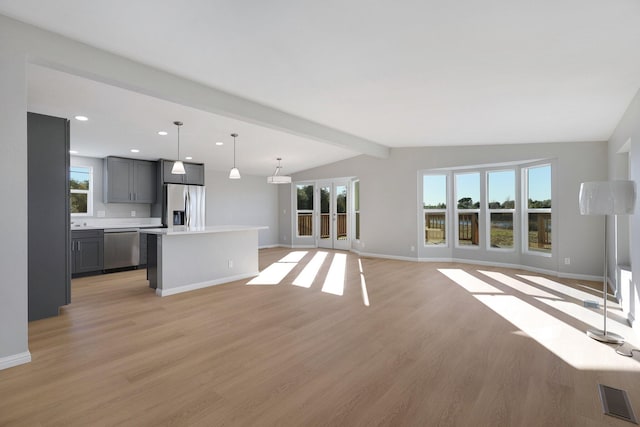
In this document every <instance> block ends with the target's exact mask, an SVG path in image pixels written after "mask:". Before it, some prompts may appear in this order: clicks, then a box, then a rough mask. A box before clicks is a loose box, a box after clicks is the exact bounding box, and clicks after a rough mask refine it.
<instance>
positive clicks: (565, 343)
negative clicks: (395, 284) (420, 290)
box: [439, 269, 640, 371]
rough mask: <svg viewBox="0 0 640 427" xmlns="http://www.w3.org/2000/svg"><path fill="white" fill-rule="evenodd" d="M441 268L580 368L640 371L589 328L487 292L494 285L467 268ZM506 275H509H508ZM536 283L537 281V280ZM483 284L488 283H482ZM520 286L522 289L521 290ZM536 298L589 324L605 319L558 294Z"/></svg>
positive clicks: (517, 325)
mask: <svg viewBox="0 0 640 427" xmlns="http://www.w3.org/2000/svg"><path fill="white" fill-rule="evenodd" d="M439 271H440V272H441V273H442V274H444V275H446V276H447V277H449V278H450V279H451V280H452V281H453V282H454V283H456V284H458V285H459V286H461V287H462V288H464V289H466V290H468V291H469V292H470V293H471V294H472V295H473V296H474V297H475V298H476V299H477V300H478V301H480V302H482V303H483V304H484V305H485V306H487V307H489V308H490V309H491V310H493V311H494V312H495V313H497V314H499V315H500V316H501V317H503V318H504V319H505V320H507V321H508V322H509V323H511V324H512V325H514V326H515V327H516V328H518V329H520V331H522V332H523V333H524V334H526V336H528V337H531V338H532V339H534V340H535V341H536V342H538V343H539V344H540V345H542V346H543V347H545V348H546V349H547V350H549V351H550V352H552V353H553V354H555V355H556V356H558V357H560V358H561V359H562V360H564V361H565V362H566V363H568V364H570V365H571V366H573V367H575V368H577V369H601V370H620V369H623V367H624V368H625V369H630V370H633V371H639V370H640V365H639V364H638V363H637V362H636V361H634V360H632V359H627V360H625V358H621V357H620V356H618V355H616V354H615V351H614V349H613V348H612V347H609V346H608V345H605V344H603V343H600V342H598V341H595V340H593V339H591V338H589V337H588V336H587V335H586V333H585V331H582V330H579V329H576V328H574V327H573V326H571V325H568V324H567V323H565V322H564V321H562V320H560V319H558V318H556V317H554V316H552V315H551V314H549V313H546V312H545V311H543V310H540V309H538V308H537V307H534V306H532V305H531V304H529V303H527V302H525V301H523V300H522V299H520V298H518V297H516V296H514V295H507V294H504V293H503V292H501V291H498V292H495V291H494V292H491V291H487V290H488V289H491V288H493V286H491V285H489V284H488V283H484V282H483V281H482V280H480V279H478V278H476V277H474V276H473V275H471V274H469V273H467V272H465V271H463V270H457V271H456V269H440V270H439ZM483 274H484V273H483ZM500 274H501V273H500ZM505 276H506V275H505ZM519 276H520V275H519ZM496 277H498V278H499V279H500V280H501V282H502V281H504V282H509V283H510V284H511V285H515V286H517V287H519V288H520V289H525V290H528V291H533V289H529V288H527V287H522V286H521V285H522V283H521V282H520V283H517V282H519V281H518V280H516V279H513V280H515V282H512V281H511V280H506V279H505V278H504V277H500V276H496V275H494V276H493V278H496ZM506 277H507V278H508V276H506ZM530 277H534V276H526V278H527V280H529V278H530ZM533 282H534V283H536V282H535V281H533ZM483 283H484V285H482V284H483ZM562 286H565V285H562ZM494 289H495V288H494ZM520 289H518V290H519V291H520ZM565 291H566V290H565ZM567 292H568V291H567ZM535 298H536V300H537V301H541V302H544V303H545V304H547V305H550V306H552V307H554V308H556V309H558V310H559V311H561V312H562V313H566V314H568V315H570V316H573V317H575V318H576V319H578V320H581V321H583V322H585V323H588V324H592V323H591V322H595V321H596V320H597V317H600V319H602V318H601V316H597V313H593V312H589V310H586V309H584V308H583V307H581V306H579V305H577V304H574V303H571V302H568V301H558V298H557V297H556V296H554V298H553V299H549V298H548V297H545V298H542V297H540V296H537V297H535ZM596 325H597V322H596ZM519 335H520V334H519Z"/></svg>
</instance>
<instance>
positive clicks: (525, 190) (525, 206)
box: [521, 160, 555, 258]
mask: <svg viewBox="0 0 640 427" xmlns="http://www.w3.org/2000/svg"><path fill="white" fill-rule="evenodd" d="M543 166H549V168H550V174H551V178H550V182H549V185H550V188H549V191H550V194H551V208H529V173H528V172H529V169H535V168H540V167H543ZM521 177H522V178H521V179H522V188H521V194H522V201H521V206H522V221H521V230H522V234H523V236H522V253H524V254H527V255H533V256H540V257H547V258H550V257H552V256H553V252H554V250H555V245H554V244H553V240H554V239H553V237H552V238H551V250H550V251H549V252H545V251H536V250H531V249H529V214H530V213H549V214H550V215H551V233H552V236H553V233H554V229H555V224H554V220H553V218H554V215H553V205H554V201H553V193H554V192H553V185H554V184H553V183H554V182H555V180H554V164H553V162H551V161H548V160H547V161H542V162H536V163H529V164H526V165H522V168H521Z"/></svg>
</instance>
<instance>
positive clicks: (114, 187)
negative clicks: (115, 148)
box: [104, 156, 156, 203]
mask: <svg viewBox="0 0 640 427" xmlns="http://www.w3.org/2000/svg"><path fill="white" fill-rule="evenodd" d="M155 200H156V163H155V162H150V161H147V160H136V159H127V158H124V157H113V156H112V157H107V158H106V159H104V202H105V203H154V202H155Z"/></svg>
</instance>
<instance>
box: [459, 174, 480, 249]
mask: <svg viewBox="0 0 640 427" xmlns="http://www.w3.org/2000/svg"><path fill="white" fill-rule="evenodd" d="M471 174H477V175H478V195H479V199H478V202H479V207H478V208H476V209H458V200H460V197H459V196H458V180H457V177H458V175H471ZM452 190H453V227H454V229H455V230H454V245H455V248H456V249H469V250H478V249H479V248H480V246H481V244H482V237H483V236H482V233H481V232H480V231H481V229H482V227H480V224H482V212H481V211H482V199H483V197H482V170H480V169H470V170H458V171H455V172H454V173H453V189H452ZM465 213H469V214H474V213H476V214H477V215H478V244H477V245H461V244H460V224H459V221H460V214H465Z"/></svg>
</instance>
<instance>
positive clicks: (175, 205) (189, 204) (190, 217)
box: [162, 184, 205, 229]
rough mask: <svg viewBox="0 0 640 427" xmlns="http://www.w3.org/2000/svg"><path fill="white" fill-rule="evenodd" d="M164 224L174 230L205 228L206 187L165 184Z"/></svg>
mask: <svg viewBox="0 0 640 427" xmlns="http://www.w3.org/2000/svg"><path fill="white" fill-rule="evenodd" d="M163 190H164V194H163V206H162V224H163V225H164V226H165V227H173V228H185V229H187V228H192V229H193V228H202V227H204V226H205V224H204V222H205V217H204V215H205V187H203V186H202V185H183V184H165V185H164V189H163Z"/></svg>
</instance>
